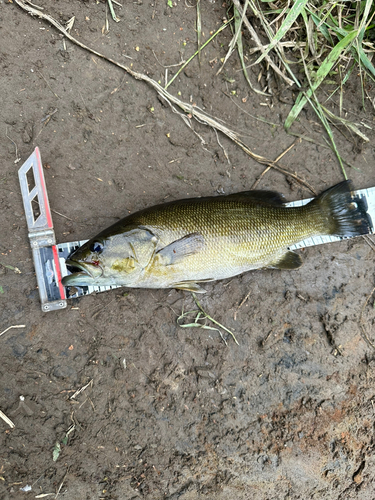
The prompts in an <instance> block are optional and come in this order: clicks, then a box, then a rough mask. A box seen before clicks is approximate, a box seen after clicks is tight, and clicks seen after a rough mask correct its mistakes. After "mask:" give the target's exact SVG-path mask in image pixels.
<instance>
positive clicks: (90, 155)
mask: <svg viewBox="0 0 375 500" xmlns="http://www.w3.org/2000/svg"><path fill="white" fill-rule="evenodd" d="M37 3H38V5H40V6H42V7H44V9H45V10H44V12H47V13H48V14H50V15H51V16H53V17H54V18H55V19H57V20H59V21H60V22H62V23H66V22H67V21H68V20H69V19H70V18H72V17H73V16H75V24H74V27H73V29H72V31H71V33H72V35H73V36H75V37H76V38H77V39H79V40H80V41H83V42H84V43H86V44H87V45H89V46H91V47H93V48H95V49H96V50H98V51H100V52H103V53H105V54H106V55H108V56H110V57H112V58H113V59H115V60H117V61H119V62H121V63H125V64H128V65H132V68H133V69H135V70H137V71H140V72H143V73H145V74H147V75H148V76H150V77H151V78H153V79H155V80H156V81H159V80H160V81H161V83H162V84H163V85H164V83H165V76H166V73H167V72H168V77H169V78H170V77H171V75H173V74H174V73H175V72H176V70H177V67H176V66H174V65H176V64H178V63H179V62H180V61H181V59H182V60H186V59H187V58H188V57H189V56H190V55H191V54H192V53H194V51H195V50H196V32H195V12H196V11H195V9H194V8H193V7H194V6H191V5H190V4H189V2H186V3H185V2H183V1H177V2H174V6H173V8H170V7H168V5H167V2H166V1H165V0H157V1H152V2H151V1H149V0H147V1H138V2H123V3H124V5H126V6H125V7H124V8H122V9H119V7H117V6H115V8H116V11H117V13H118V15H119V16H120V17H121V21H120V22H119V23H115V22H113V21H112V19H111V18H110V14H109V13H107V16H108V26H107V27H109V31H108V32H107V31H106V4H105V3H104V2H96V1H78V0H73V1H68V0H60V1H47V0H39V1H38V2H37ZM0 7H1V10H0V19H1V22H0V65H1V74H2V78H1V80H0V88H1V94H2V106H1V109H0V122H1V138H2V139H1V141H0V156H1V158H2V168H1V172H0V208H1V214H2V217H1V226H0V227H1V237H0V264H1V266H0V292H1V293H0V303H1V311H0V332H1V331H3V330H5V329H6V328H8V327H9V326H11V325H20V324H23V325H25V327H24V328H21V329H12V330H9V331H8V332H7V333H5V334H4V335H3V336H1V337H0V343H1V367H0V376H1V394H0V409H1V410H2V411H3V412H4V413H5V414H6V415H7V416H8V417H9V418H10V419H11V420H12V421H13V422H14V424H15V427H14V429H11V428H10V427H9V426H8V425H7V424H6V423H5V422H3V421H2V420H1V421H0V436H1V437H0V440H1V452H0V454H1V466H0V476H1V477H0V479H1V480H0V492H1V493H0V498H1V499H4V500H5V499H23V498H36V497H37V495H42V494H47V493H54V494H56V492H58V491H59V496H58V498H64V499H69V500H70V499H71V500H73V499H74V500H77V499H93V498H103V499H119V500H123V499H126V500H128V499H129V500H130V499H131V500H135V499H138V498H139V499H147V500H158V499H169V500H172V499H173V500H177V499H179V500H191V499H196V498H205V499H215V500H221V499H236V500H242V499H250V498H251V499H253V500H258V499H259V500H263V499H287V498H288V499H301V498H311V499H322V498H325V499H350V498H361V499H363V500H366V499H369V500H370V499H373V498H374V495H375V473H374V465H375V464H374V414H375V407H374V398H375V389H374V367H375V358H374V350H373V349H372V348H371V347H370V346H369V345H368V344H366V342H365V341H364V340H363V338H362V336H361V330H360V327H359V318H360V314H361V309H362V307H363V304H364V302H365V300H366V298H367V297H368V296H369V294H370V293H371V290H372V289H373V287H374V271H373V259H374V252H373V250H372V249H371V248H370V246H368V245H367V244H366V242H365V241H364V240H363V239H362V238H357V239H353V240H350V241H343V242H339V243H334V244H330V245H322V246H318V247H313V248H308V249H306V250H305V251H303V252H302V254H303V258H304V261H305V264H304V266H303V267H302V268H301V269H298V270H296V271H278V270H266V271H256V272H251V273H247V274H245V275H243V276H240V277H236V278H233V279H231V280H226V281H223V282H217V283H212V284H207V285H205V288H206V289H207V294H206V295H204V296H202V297H200V301H201V304H202V306H203V307H204V308H205V310H206V311H207V312H208V313H209V314H210V315H211V316H212V317H214V318H215V319H216V320H217V321H219V322H220V323H222V324H224V325H225V326H226V327H228V328H229V329H231V330H233V331H234V332H235V335H236V337H237V339H238V342H239V345H236V344H235V343H234V342H233V340H232V339H231V337H230V336H229V335H227V334H226V333H225V332H223V334H225V336H226V337H227V342H228V345H227V346H226V345H225V344H224V343H223V342H222V340H221V338H220V336H219V335H218V333H217V332H216V331H213V330H203V329H197V328H194V329H193V328H185V329H183V328H180V327H179V326H178V325H177V322H176V319H177V317H178V316H179V315H180V314H181V312H182V311H187V310H192V309H195V308H196V307H195V304H194V301H193V299H192V296H191V294H190V293H186V292H182V291H176V290H134V289H128V290H126V289H118V290H113V291H111V292H106V293H103V294H99V295H97V296H89V297H85V298H82V299H80V300H76V301H74V302H71V303H69V306H68V308H67V309H66V310H64V311H60V312H53V313H48V314H43V313H42V312H41V310H40V304H39V298H38V291H37V288H36V280H35V274H34V266H33V262H32V259H31V252H30V248H29V243H28V238H27V226H26V221H25V217H24V213H23V206H22V199H21V195H20V189H19V184H18V177H17V170H18V168H19V167H20V165H21V164H22V162H23V161H24V160H25V159H26V158H27V157H28V156H29V155H30V154H31V152H32V151H33V149H34V148H35V146H39V147H40V149H41V154H42V160H43V164H44V167H45V170H44V173H45V177H46V183H47V187H48V192H49V197H50V204H51V208H52V209H53V210H54V211H55V212H54V213H53V219H54V225H55V231H56V236H57V240H58V241H59V242H63V241H74V240H77V239H85V238H89V237H91V236H93V235H94V234H96V233H97V232H98V231H99V230H101V229H103V228H105V227H106V226H108V225H109V224H111V223H113V222H115V221H116V220H117V219H118V218H119V217H123V216H124V215H126V214H127V213H129V212H133V211H135V210H138V209H141V208H144V207H146V206H151V205H154V204H157V203H161V202H163V201H164V200H173V199H178V198H184V197H193V196H202V195H209V196H211V195H215V194H222V193H227V194H229V193H232V192H236V191H241V190H246V189H250V188H251V186H252V185H253V183H254V181H255V180H256V179H257V178H258V177H259V176H260V175H261V173H262V172H263V170H264V166H263V165H260V164H259V163H257V162H255V161H254V160H253V159H251V158H249V157H248V156H247V155H246V154H245V153H244V152H243V151H242V150H241V149H240V148H239V147H238V146H236V145H235V144H234V143H233V142H231V141H230V140H229V139H227V138H226V137H224V136H223V135H221V134H219V135H218V138H219V141H220V142H219V141H218V139H217V137H216V134H215V131H214V130H213V129H211V128H209V127H207V126H205V125H203V124H200V123H197V122H193V121H191V125H192V126H193V128H194V131H195V132H196V133H194V132H193V131H192V130H191V129H190V128H189V127H187V126H186V124H185V123H184V121H183V120H182V119H181V117H180V116H179V115H178V114H176V113H173V112H172V110H171V108H170V107H169V105H168V104H166V103H165V101H163V100H162V99H160V98H159V97H158V95H157V93H156V92H155V91H154V90H153V89H152V88H151V87H150V86H148V85H147V84H146V83H143V82H141V81H137V80H135V79H133V78H132V77H131V76H129V75H127V74H126V73H125V72H124V71H123V70H121V69H119V68H117V67H115V66H113V65H111V64H109V63H108V62H106V61H104V60H102V59H100V58H98V57H96V56H94V55H92V54H90V53H88V52H86V51H84V50H83V49H81V48H79V47H77V46H76V45H74V44H73V43H72V42H70V41H68V40H66V39H65V38H64V37H63V36H61V34H59V32H58V31H57V30H56V29H55V28H53V27H52V26H51V25H50V24H48V23H46V22H45V21H43V20H40V19H37V18H33V17H31V16H30V15H28V14H26V13H25V12H24V11H23V10H21V9H20V8H19V7H18V6H17V5H16V4H15V3H14V2H13V3H12V2H6V1H0ZM201 8H202V22H203V29H202V31H203V39H204V40H207V39H208V37H209V36H210V32H214V31H215V30H216V29H218V27H219V26H220V25H221V24H222V22H223V19H224V18H225V17H226V15H227V14H226V7H225V5H222V4H221V3H220V2H208V1H207V2H201ZM103 27H104V29H103ZM230 40H231V33H230V29H229V28H226V29H225V30H224V31H223V32H222V33H220V34H219V35H218V36H217V37H216V38H215V39H214V40H213V42H212V43H210V44H209V45H208V46H207V47H206V48H205V49H204V50H203V53H202V55H201V60H200V63H199V62H198V60H197V59H194V60H193V61H192V62H191V63H190V64H189V65H188V66H187V68H186V69H185V70H184V71H183V72H182V73H181V75H180V76H179V77H178V78H177V79H176V80H175V82H174V83H173V84H172V85H171V86H170V87H169V89H168V90H169V91H170V92H171V93H172V94H173V95H176V96H179V98H180V99H181V100H183V101H185V102H191V103H196V105H197V106H199V107H201V108H203V109H204V110H205V111H206V112H208V113H209V114H211V115H213V116H215V117H218V118H221V119H222V120H224V121H225V123H226V124H227V126H228V127H229V128H232V129H234V130H236V131H237V132H239V133H240V134H241V137H242V139H243V141H244V142H245V143H246V144H248V145H249V146H250V148H251V149H252V150H253V151H254V152H255V153H257V154H259V155H262V156H265V157H267V158H269V159H275V158H276V157H277V156H278V155H280V154H281V153H282V152H283V151H284V150H285V149H286V148H288V147H289V146H290V145H291V144H293V142H294V141H295V140H296V138H295V137H292V136H290V135H287V134H286V133H285V131H284V129H283V126H282V124H283V120H285V117H286V116H287V113H288V112H289V110H290V108H291V104H292V102H293V91H292V90H288V89H285V88H283V86H282V85H281V86H277V92H276V91H275V92H274V96H272V97H268V98H267V97H265V96H262V95H258V94H255V93H254V92H252V91H251V90H250V89H249V87H248V86H247V83H246V81H245V80H244V77H243V74H242V72H241V66H240V63H239V60H238V57H237V55H236V54H234V55H233V56H232V57H231V59H230V60H229V61H228V63H227V64H226V66H225V68H224V70H223V72H222V73H221V74H220V75H218V76H216V73H217V71H218V69H219V67H220V58H223V57H225V54H226V50H227V46H228V43H229V42H230ZM245 42H246V44H247V45H246V47H245V52H246V50H248V47H250V46H251V40H250V39H249V38H247V37H246V38H245ZM250 74H251V77H252V79H253V82H254V84H255V85H256V84H257V77H258V74H259V67H253V68H251V69H250ZM265 76H266V72H264V74H263V76H261V80H260V83H259V85H260V87H264V86H265V85H266V83H267V82H266V79H265ZM353 78H354V77H353ZM275 85H276V84H275ZM368 92H369V95H370V96H372V97H374V92H373V88H371V87H370V86H369V87H368ZM335 99H336V101H335ZM337 99H338V97H337V98H336V97H335V98H333V99H332V100H331V101H330V104H329V105H330V106H334V102H336V103H337ZM344 104H345V107H346V108H347V111H348V117H351V119H353V120H354V121H356V122H361V121H362V122H364V123H365V124H367V125H368V126H370V127H371V126H373V125H374V121H373V108H372V106H371V103H370V102H367V107H366V111H363V109H362V106H361V92H360V86H359V85H358V80H357V79H353V82H352V83H351V84H349V87H348V88H347V90H346V93H345V99H344ZM257 118H261V119H262V120H266V121H260V120H259V119H257ZM293 130H294V131H295V132H298V133H301V134H306V135H307V136H309V137H312V138H313V139H314V140H316V141H318V142H319V143H322V144H323V145H324V144H325V143H324V140H323V135H324V133H323V131H322V128H321V126H320V125H319V124H318V123H317V120H316V118H315V115H314V114H313V113H312V111H311V110H309V109H307V110H306V111H304V112H303V113H302V114H301V117H300V120H299V122H298V123H296V124H295V125H294V126H293ZM366 134H367V135H368V136H369V138H370V142H369V143H367V144H360V143H359V142H358V141H357V140H356V139H354V138H350V137H349V139H350V140H346V139H345V138H344V137H343V136H342V135H341V134H340V133H339V132H337V133H336V140H337V143H338V147H339V149H340V151H341V153H342V155H343V157H344V158H345V159H346V160H347V161H348V162H349V163H351V164H352V165H354V166H355V167H356V169H351V168H348V174H349V175H350V177H351V178H352V179H353V181H354V184H355V186H356V187H357V188H365V187H370V186H374V185H375V173H374V168H373V165H374V148H373V144H374V133H373V130H372V129H370V128H366ZM15 145H16V146H17V148H16V147H15ZM226 156H227V157H228V159H229V161H228V159H227V157H226ZM19 159H20V161H19V162H18V160H19ZM281 164H282V165H283V166H284V167H285V168H287V169H289V170H290V171H291V172H297V174H298V175H299V176H300V177H301V178H303V179H305V180H306V181H307V182H309V183H310V184H311V185H312V186H313V187H314V189H316V191H318V192H319V191H321V190H323V189H325V188H327V187H329V186H331V185H333V184H334V183H336V182H339V181H340V180H342V173H341V171H340V168H339V166H338V164H337V160H336V158H335V156H334V154H333V153H332V151H331V150H330V149H327V148H325V147H323V146H319V145H317V144H316V143H313V142H307V141H299V140H296V143H295V145H294V146H293V148H292V149H291V150H290V151H289V152H288V153H287V154H286V155H285V156H284V158H283V159H282V161H281ZM259 188H261V189H276V190H278V191H280V192H282V193H284V194H285V196H286V197H287V198H289V199H291V200H292V199H300V198H303V197H309V196H310V193H309V192H308V191H307V190H305V189H303V188H302V187H301V185H299V184H297V183H295V182H293V181H292V180H291V178H290V177H285V176H284V175H282V174H280V173H279V172H276V171H274V170H271V171H270V172H268V173H267V174H266V175H264V177H262V178H261V181H260V184H259ZM61 214H62V215H61ZM6 266H13V267H14V266H16V267H17V268H19V270H20V271H21V274H16V273H14V272H13V271H12V270H11V269H9V268H7V267H6ZM246 297H247V299H246V301H245V302H244V303H243V305H242V306H241V307H240V308H239V305H240V304H241V302H242V301H243V299H244V298H246ZM372 302H373V300H372V299H371V300H370V301H369V307H366V309H365V312H364V321H365V326H366V331H367V332H368V335H369V337H370V338H372V340H375V337H374V336H372V337H371V333H372V330H373V321H374V314H373V312H372ZM211 326H213V325H212V324H211ZM80 388H84V389H83V390H82V391H81V392H80V393H79V394H78V395H77V396H75V397H74V398H73V395H74V393H75V391H76V390H78V389H80ZM21 396H22V398H23V399H22V398H21ZM53 453H54V456H53ZM53 458H56V460H55V461H54V460H53ZM28 486H29V487H31V490H30V491H29V492H27V490H28V489H29V488H28ZM25 488H26V490H25ZM39 498H42V497H39ZM46 498H48V497H46ZM50 498H54V497H53V496H51V497H50Z"/></svg>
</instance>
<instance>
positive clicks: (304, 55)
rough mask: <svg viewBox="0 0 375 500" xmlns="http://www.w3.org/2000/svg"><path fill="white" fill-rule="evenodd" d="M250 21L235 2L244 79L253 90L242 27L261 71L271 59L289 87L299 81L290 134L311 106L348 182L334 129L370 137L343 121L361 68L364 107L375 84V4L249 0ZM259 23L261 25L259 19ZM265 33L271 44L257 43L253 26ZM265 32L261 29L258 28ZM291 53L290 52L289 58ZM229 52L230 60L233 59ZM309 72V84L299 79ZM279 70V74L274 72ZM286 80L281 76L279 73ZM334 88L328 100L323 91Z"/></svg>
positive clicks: (287, 126) (288, 122) (287, 125)
mask: <svg viewBox="0 0 375 500" xmlns="http://www.w3.org/2000/svg"><path fill="white" fill-rule="evenodd" d="M247 4H248V8H247V12H246V19H245V20H244V19H243V16H242V17H241V15H240V14H239V12H241V6H240V4H239V1H238V0H233V10H234V20H235V33H234V37H233V40H235V41H236V43H237V48H238V53H239V57H240V61H241V65H242V68H243V71H244V76H245V78H246V80H247V81H248V83H249V85H250V87H251V88H252V89H253V90H255V91H257V92H260V90H259V89H255V88H254V86H253V85H252V84H251V82H250V79H249V76H248V73H247V71H246V66H245V64H244V56H243V42H242V37H241V36H239V35H238V32H239V31H240V30H241V29H242V22H243V21H245V22H244V24H245V25H246V27H247V28H248V30H249V32H250V34H251V37H252V45H253V42H254V41H255V44H256V45H257V47H258V50H260V52H261V54H260V55H259V57H257V59H256V60H255V61H254V62H253V63H252V64H251V66H254V65H258V64H260V63H262V62H264V60H265V59H266V60H267V63H268V64H270V59H269V56H270V55H272V60H273V61H275V60H276V61H277V66H278V68H281V69H282V74H283V77H284V79H285V81H287V82H288V83H289V82H291V81H293V82H294V84H295V86H296V87H297V89H298V95H297V97H296V100H295V103H294V106H293V107H292V109H291V111H290V113H289V114H288V116H287V118H286V120H285V123H284V126H285V129H286V131H289V130H290V129H291V127H292V125H293V123H294V122H295V121H296V120H297V119H298V117H299V115H300V113H301V111H302V109H304V107H305V106H306V105H310V106H311V107H312V109H313V110H314V111H315V113H316V115H317V117H318V118H319V120H320V122H321V123H322V125H323V127H324V129H325V131H326V133H327V136H328V138H329V142H330V147H331V149H332V150H333V151H334V152H335V154H336V156H337V158H338V162H339V164H340V166H341V169H342V172H343V175H344V177H345V178H346V177H347V176H346V172H345V169H344V166H343V160H342V158H341V156H340V154H339V151H338V149H337V147H336V144H335V138H334V132H333V129H332V127H331V125H332V124H333V126H334V127H336V128H337V127H339V126H340V127H345V128H347V129H348V131H349V135H352V134H353V133H354V134H356V135H357V136H358V137H360V138H361V140H363V141H368V138H367V136H366V135H365V134H364V133H363V132H362V131H361V130H360V128H359V124H355V123H352V122H351V121H349V120H347V119H343V118H342V109H343V104H344V99H345V98H344V94H345V85H346V84H347V81H348V80H349V77H352V78H355V71H354V70H355V69H356V68H358V71H357V73H358V85H359V86H360V88H361V89H362V107H363V108H364V106H365V85H366V84H367V82H368V80H369V79H371V80H375V67H374V65H373V63H372V62H371V55H372V54H373V53H374V52H375V44H374V42H375V36H374V32H375V19H374V18H375V2H373V1H372V0H362V1H358V2H349V1H345V2H338V1H335V0H326V1H324V0H323V1H320V2H316V1H313V0H294V1H293V0H291V1H290V2H288V3H287V2H285V0H260V1H256V0H249V1H248V2H246V3H245V6H246V5H247ZM254 16H255V18H257V22H256V23H255V22H254V21H253V18H254ZM249 20H251V21H252V23H253V25H254V26H255V25H257V26H260V27H261V30H262V31H263V35H266V37H267V38H268V43H267V44H266V45H261V44H260V43H259V40H255V37H254V28H253V25H250V23H249ZM257 30H258V31H259V27H258V28H257ZM287 50H288V51H289V52H287ZM229 55H230V54H229V52H228V57H229ZM301 67H303V71H304V76H305V78H301V77H300V76H299V70H300V69H301ZM273 69H275V68H273ZM279 75H280V73H279ZM327 85H330V86H332V85H334V87H331V88H329V90H328V94H329V95H328V97H327V96H324V94H323V92H322V91H321V89H322V87H323V86H324V89H325V90H326V88H327ZM334 95H337V96H338V99H339V111H340V112H339V116H336V115H335V114H334V113H332V111H329V110H328V108H327V105H326V101H329V99H330V98H331V97H333V96H334Z"/></svg>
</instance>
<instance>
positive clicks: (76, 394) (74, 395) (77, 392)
mask: <svg viewBox="0 0 375 500" xmlns="http://www.w3.org/2000/svg"><path fill="white" fill-rule="evenodd" d="M92 382H93V379H91V380H90V382H88V383H87V384H86V385H84V386H83V387H81V388H80V389H78V390H77V391H76V392H75V393H74V394H73V396H70V398H69V399H74V398H75V397H76V396H78V394H81V392H83V391H84V390H85V389H87V387H88V386H89V385H90V384H92Z"/></svg>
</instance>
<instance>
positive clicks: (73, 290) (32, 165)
mask: <svg viewBox="0 0 375 500" xmlns="http://www.w3.org/2000/svg"><path fill="white" fill-rule="evenodd" d="M18 176H19V181H20V186H21V193H22V199H23V204H24V208H25V214H26V221H27V227H28V230H29V240H30V245H31V249H32V253H33V259H34V266H35V272H36V278H37V282H38V288H39V296H40V301H41V304H42V311H44V312H48V311H56V310H59V309H64V308H65V307H66V306H67V299H71V298H77V297H81V296H82V295H89V294H90V293H93V292H104V291H106V290H112V289H113V288H120V287H118V286H80V287H78V286H77V287H64V286H63V284H62V283H61V280H62V278H63V277H64V276H66V275H68V274H70V272H69V270H68V269H67V267H66V265H65V259H66V258H67V257H68V256H69V255H70V254H71V253H72V252H73V251H74V250H76V249H77V248H78V247H80V246H81V245H83V244H84V243H86V241H88V240H81V241H73V242H70V243H58V244H57V243H56V238H55V232H54V229H53V223H52V216H51V210H50V206H49V202H48V195H47V189H46V183H45V180H44V173H43V167H42V161H41V157H40V151H39V148H35V150H34V152H33V154H32V155H31V156H30V157H29V158H28V159H27V160H26V161H25V163H24V164H23V165H22V167H21V168H20V169H19V171H18ZM354 194H355V198H357V199H362V200H363V202H364V203H365V206H366V207H367V213H368V215H369V217H370V220H372V221H375V187H372V188H369V189H360V190H358V191H354ZM355 198H354V201H355ZM311 200H312V198H308V199H305V200H299V201H292V202H290V203H286V206H287V207H299V206H302V205H305V204H306V203H308V202H309V201H311ZM373 232H374V228H373V227H371V233H373ZM342 239H347V238H339V237H336V236H317V237H314V238H308V239H306V240H303V241H301V242H299V243H297V244H296V245H292V246H291V247H290V250H296V249H298V248H305V247H310V246H315V245H321V244H323V243H331V242H333V241H340V240H342Z"/></svg>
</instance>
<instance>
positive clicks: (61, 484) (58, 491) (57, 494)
mask: <svg viewBox="0 0 375 500" xmlns="http://www.w3.org/2000/svg"><path fill="white" fill-rule="evenodd" d="M68 472H69V467H68V470H67V471H66V473H65V476H64V477H63V480H62V481H61V483H60V486H59V488H58V490H57V493H56V496H55V498H57V497H58V496H59V493H60V490H61V488H62V486H63V484H64V481H65V479H66V476H67V475H68Z"/></svg>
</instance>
